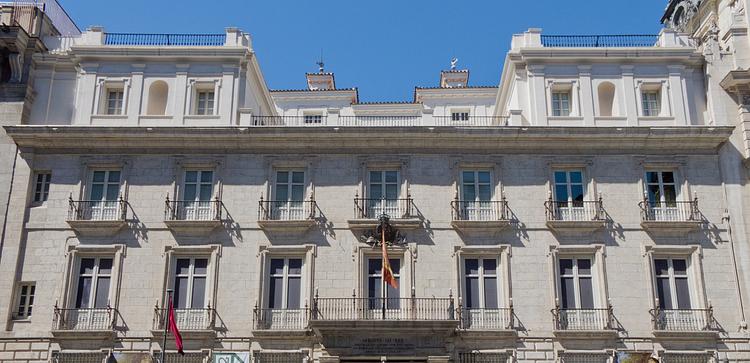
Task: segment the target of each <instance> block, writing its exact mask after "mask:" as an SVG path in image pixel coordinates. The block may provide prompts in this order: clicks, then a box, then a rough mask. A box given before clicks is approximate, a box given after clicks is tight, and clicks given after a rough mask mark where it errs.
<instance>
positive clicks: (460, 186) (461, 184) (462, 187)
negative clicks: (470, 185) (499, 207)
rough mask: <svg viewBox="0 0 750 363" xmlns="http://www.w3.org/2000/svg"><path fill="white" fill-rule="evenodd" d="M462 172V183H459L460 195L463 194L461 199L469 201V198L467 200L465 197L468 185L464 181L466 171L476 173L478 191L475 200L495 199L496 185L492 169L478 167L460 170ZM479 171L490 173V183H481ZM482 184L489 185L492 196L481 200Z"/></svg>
mask: <svg viewBox="0 0 750 363" xmlns="http://www.w3.org/2000/svg"><path fill="white" fill-rule="evenodd" d="M460 173H461V174H460V184H459V193H460V196H461V198H460V200H463V201H467V202H469V200H466V199H465V198H464V195H465V194H464V190H465V189H464V188H465V185H466V182H465V181H464V173H474V190H475V191H476V193H475V198H474V202H490V201H493V200H495V186H494V184H495V183H494V178H493V175H492V174H493V173H492V170H489V169H481V168H476V169H462V170H461V171H460ZM479 173H487V174H489V177H490V181H489V182H488V183H480V182H479ZM480 185H487V186H488V187H489V188H490V198H489V199H488V200H481V199H479V186H480Z"/></svg>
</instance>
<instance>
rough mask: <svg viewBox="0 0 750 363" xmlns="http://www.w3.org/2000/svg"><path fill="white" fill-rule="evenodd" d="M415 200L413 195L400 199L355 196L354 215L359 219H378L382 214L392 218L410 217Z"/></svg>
mask: <svg viewBox="0 0 750 363" xmlns="http://www.w3.org/2000/svg"><path fill="white" fill-rule="evenodd" d="M413 203H414V200H413V199H411V196H408V197H406V198H400V199H386V198H380V199H375V198H359V197H355V198H354V217H355V218H358V219H377V218H378V217H379V216H380V215H382V214H387V215H388V216H390V218H394V219H398V218H409V217H411V216H412V206H413Z"/></svg>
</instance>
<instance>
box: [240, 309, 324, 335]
mask: <svg viewBox="0 0 750 363" xmlns="http://www.w3.org/2000/svg"><path fill="white" fill-rule="evenodd" d="M305 305H307V304H305ZM253 313H254V323H255V325H254V329H253V331H254V333H253V334H254V335H282V336H290V335H305V334H307V329H308V327H309V326H308V323H309V321H310V309H309V308H308V307H307V306H305V307H304V308H302V309H260V308H258V307H257V305H256V307H255V309H254V311H253Z"/></svg>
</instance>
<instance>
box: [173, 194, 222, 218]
mask: <svg viewBox="0 0 750 363" xmlns="http://www.w3.org/2000/svg"><path fill="white" fill-rule="evenodd" d="M223 208H224V205H223V204H222V202H221V200H219V198H216V199H214V200H169V197H167V200H166V202H165V208H164V220H167V221H220V220H221V218H222V209H223Z"/></svg>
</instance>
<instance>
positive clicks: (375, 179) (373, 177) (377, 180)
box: [370, 171, 383, 183]
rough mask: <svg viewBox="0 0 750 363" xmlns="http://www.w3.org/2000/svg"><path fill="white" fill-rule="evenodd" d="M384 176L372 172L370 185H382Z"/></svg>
mask: <svg viewBox="0 0 750 363" xmlns="http://www.w3.org/2000/svg"><path fill="white" fill-rule="evenodd" d="M382 176H383V174H382V173H381V172H379V171H371V172H370V183H380V182H381V181H382V180H383V179H382Z"/></svg>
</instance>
